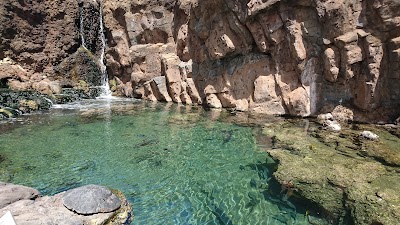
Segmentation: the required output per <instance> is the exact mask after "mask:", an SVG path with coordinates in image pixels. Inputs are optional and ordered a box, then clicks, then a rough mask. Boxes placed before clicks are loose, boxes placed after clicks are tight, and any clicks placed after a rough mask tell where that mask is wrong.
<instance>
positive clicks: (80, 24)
mask: <svg viewBox="0 0 400 225" xmlns="http://www.w3.org/2000/svg"><path fill="white" fill-rule="evenodd" d="M83 20H84V18H83V7H79V33H80V35H81V42H82V47H84V48H85V49H87V48H86V42H85V36H84V33H83Z"/></svg>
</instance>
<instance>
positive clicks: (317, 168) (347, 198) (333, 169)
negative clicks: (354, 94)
mask: <svg viewBox="0 0 400 225" xmlns="http://www.w3.org/2000/svg"><path fill="white" fill-rule="evenodd" d="M353 128H356V129H350V128H349V127H347V128H344V129H343V130H342V131H341V132H340V133H331V132H328V131H326V130H323V129H322V128H321V127H320V126H319V125H317V124H314V123H312V122H310V123H304V122H302V121H298V120H292V121H285V122H280V123H269V124H266V125H265V126H264V127H263V131H262V135H264V136H265V138H268V139H271V140H272V148H267V149H266V150H267V152H269V154H270V155H271V156H272V157H273V158H274V159H275V160H276V161H277V162H278V163H279V165H278V168H277V170H276V172H275V173H274V177H275V178H276V179H277V181H278V182H280V183H281V184H282V186H283V187H285V185H286V184H288V183H290V184H291V185H290V187H289V188H290V189H292V191H294V192H295V195H294V197H295V196H299V197H300V198H306V199H308V200H310V201H312V202H314V203H316V204H318V205H320V207H321V208H322V209H323V211H325V212H326V215H325V216H326V217H327V218H331V219H332V221H333V222H335V221H336V223H339V224H340V223H347V222H351V221H346V218H350V220H353V222H354V223H355V224H373V223H382V224H400V215H399V214H400V210H399V209H400V201H398V199H400V190H399V189H400V188H399V186H400V183H399V182H397V183H393V181H398V180H399V179H400V175H399V173H398V170H396V168H398V167H397V164H396V163H397V161H396V160H397V154H398V151H399V148H400V146H399V145H398V143H399V139H398V137H396V136H394V135H392V134H390V133H389V132H387V131H386V130H384V129H377V128H376V127H375V126H367V125H365V126H364V125H359V126H358V127H353ZM362 130H371V131H372V132H374V133H377V134H378V135H379V136H380V139H379V140H378V141H371V140H364V139H360V138H359V133H360V132H361V131H362ZM259 139H262V138H259ZM389 181H391V182H389ZM379 195H382V196H386V197H387V199H384V197H379ZM389 196H390V197H389ZM292 198H293V197H292ZM397 212H399V213H397Z"/></svg>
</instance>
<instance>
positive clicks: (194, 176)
mask: <svg viewBox="0 0 400 225" xmlns="http://www.w3.org/2000/svg"><path fill="white" fill-rule="evenodd" d="M66 107H67V108H65V107H64V108H62V109H53V110H51V112H49V113H46V114H43V115H32V116H27V117H25V118H23V119H22V121H23V122H22V123H24V124H21V123H14V124H12V125H10V124H8V125H5V124H3V125H0V126H2V129H1V132H2V133H1V135H0V146H1V151H0V154H1V155H2V157H3V158H4V159H3V161H2V162H0V180H1V181H6V182H12V183H16V184H22V185H27V186H31V187H34V188H37V189H38V190H40V191H41V192H42V193H43V194H50V195H51V194H55V193H58V192H61V191H64V190H67V189H70V188H74V187H78V186H81V185H85V184H100V185H105V186H108V187H112V188H115V189H119V190H121V191H122V192H123V193H124V194H125V195H126V196H127V198H128V200H129V201H130V202H131V203H132V205H133V210H134V215H135V218H134V222H133V223H132V224H149V225H152V224H308V222H307V219H306V217H305V216H304V211H305V210H303V209H300V208H295V206H294V205H292V204H291V203H290V202H288V201H286V200H284V199H282V196H273V195H272V194H270V192H269V191H268V183H269V180H270V171H269V168H270V165H272V163H273V162H271V160H270V159H269V157H268V155H267V153H265V152H264V151H262V150H261V148H259V147H258V146H257V143H256V140H255V137H254V135H253V133H254V130H253V128H251V127H244V126H238V125H234V124H231V123H227V122H222V121H219V120H212V119H211V118H212V117H213V116H212V114H211V113H210V112H205V111H203V110H202V109H199V108H187V107H181V106H176V105H172V106H171V105H145V104H144V103H134V102H127V101H125V102H118V103H107V102H92V103H91V104H82V105H70V106H69V108H68V106H66ZM10 127H11V129H10Z"/></svg>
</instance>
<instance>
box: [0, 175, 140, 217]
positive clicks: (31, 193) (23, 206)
mask: <svg viewBox="0 0 400 225" xmlns="http://www.w3.org/2000/svg"><path fill="white" fill-rule="evenodd" d="M88 189H90V190H89V191H88ZM77 190H78V191H79V190H80V191H82V192H77ZM85 190H86V192H85ZM83 192H85V193H83ZM7 193H8V194H7ZM10 193H12V194H13V198H12V200H11V201H10V198H2V197H4V196H8V195H9V194H10ZM71 193H72V194H73V195H74V196H79V197H78V198H81V199H79V200H77V202H75V204H79V203H82V204H84V203H85V201H86V202H93V200H90V199H89V198H94V199H97V200H98V202H100V201H103V202H106V203H105V204H100V203H99V204H97V207H95V208H94V210H96V211H108V210H105V208H108V209H110V210H111V208H114V209H115V210H113V211H112V212H106V213H101V212H99V213H96V214H90V215H83V214H78V213H75V212H73V211H72V210H69V209H67V208H66V207H65V206H64V198H65V197H66V196H67V195H70V194H71ZM74 193H75V194H74ZM112 193H114V194H111V191H110V190H109V189H107V188H104V187H100V186H95V185H89V186H86V187H83V188H77V189H73V190H70V191H68V192H61V193H59V194H56V195H54V196H39V192H38V191H37V190H35V189H32V188H28V187H24V186H20V185H14V184H7V183H1V182H0V203H2V206H1V207H0V216H3V215H5V214H6V213H8V212H10V213H11V215H12V217H13V218H14V220H15V222H16V224H18V225H48V224H58V225H77V224H87V225H98V224H103V225H120V224H130V223H131V222H132V219H133V216H132V206H131V205H130V204H129V203H128V201H127V199H126V198H125V196H124V195H123V194H122V192H120V191H118V190H113V191H112ZM84 196H86V197H84ZM114 198H117V199H118V200H115V199H114ZM2 200H3V201H2ZM94 202H96V201H94ZM110 203H112V204H110ZM85 204H86V203H85ZM104 205H105V206H104ZM110 205H114V206H113V207H111V206H110ZM74 207H76V208H79V206H76V205H74ZM86 207H87V206H86ZM0 224H1V225H2V223H0ZM6 224H7V225H8V223H6Z"/></svg>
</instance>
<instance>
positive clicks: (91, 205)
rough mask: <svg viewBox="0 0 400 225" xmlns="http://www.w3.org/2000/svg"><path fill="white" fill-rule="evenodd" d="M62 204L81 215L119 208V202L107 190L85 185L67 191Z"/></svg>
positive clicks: (106, 211)
mask: <svg viewBox="0 0 400 225" xmlns="http://www.w3.org/2000/svg"><path fill="white" fill-rule="evenodd" d="M63 204H64V206H65V207H67V208H68V209H69V210H71V211H73V212H76V213H78V214H81V215H92V214H97V213H108V212H112V211H115V210H117V209H118V208H119V207H121V200H119V198H118V197H117V196H116V195H114V194H113V193H112V192H111V191H110V190H109V189H107V188H105V187H102V186H98V185H87V186H83V187H79V188H75V189H72V190H69V191H67V192H66V193H65V194H64V197H63Z"/></svg>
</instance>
